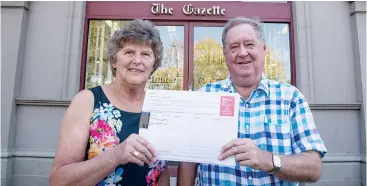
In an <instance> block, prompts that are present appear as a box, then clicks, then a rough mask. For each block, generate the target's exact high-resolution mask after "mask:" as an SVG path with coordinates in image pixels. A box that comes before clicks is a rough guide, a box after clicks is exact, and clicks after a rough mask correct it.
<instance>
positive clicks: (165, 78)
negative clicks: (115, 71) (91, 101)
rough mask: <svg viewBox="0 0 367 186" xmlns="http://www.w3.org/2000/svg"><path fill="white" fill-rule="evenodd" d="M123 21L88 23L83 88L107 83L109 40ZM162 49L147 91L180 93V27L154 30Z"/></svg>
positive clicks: (181, 69)
mask: <svg viewBox="0 0 367 186" xmlns="http://www.w3.org/2000/svg"><path fill="white" fill-rule="evenodd" d="M126 22H127V21H111V20H92V21H90V22H89V33H88V48H87V65H86V80H85V88H91V87H94V86H97V85H103V84H107V83H111V81H112V80H113V76H112V71H111V67H110V65H109V62H108V58H107V42H108V39H109V38H110V36H111V35H112V34H113V33H114V32H115V31H116V30H118V29H120V28H121V27H122V26H123V25H124V23H126ZM156 27H157V29H158V30H159V31H160V35H161V39H162V42H163V45H164V51H163V60H162V66H161V67H160V68H158V70H157V71H156V72H155V73H154V74H153V75H152V76H151V77H150V79H149V80H148V84H147V88H150V89H170V90H182V89H183V79H184V78H183V67H184V65H183V64H184V27H183V26H156Z"/></svg>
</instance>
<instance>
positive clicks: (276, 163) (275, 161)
mask: <svg viewBox="0 0 367 186" xmlns="http://www.w3.org/2000/svg"><path fill="white" fill-rule="evenodd" d="M272 156H273V158H272V159H273V166H274V169H273V170H272V171H270V172H268V174H274V173H275V172H278V171H279V170H280V168H282V161H281V160H280V157H279V156H278V155H276V154H272Z"/></svg>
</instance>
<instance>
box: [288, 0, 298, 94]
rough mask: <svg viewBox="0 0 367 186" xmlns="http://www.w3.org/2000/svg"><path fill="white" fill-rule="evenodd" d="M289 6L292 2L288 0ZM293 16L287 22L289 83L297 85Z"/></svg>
mask: <svg viewBox="0 0 367 186" xmlns="http://www.w3.org/2000/svg"><path fill="white" fill-rule="evenodd" d="M290 3H291V6H292V3H293V2H290ZM290 11H291V14H292V15H293V9H292V8H291V10H290ZM293 23H294V21H293V16H292V18H291V21H290V23H289V25H288V26H289V33H290V34H289V41H290V43H289V44H290V52H291V59H290V62H291V64H290V66H291V84H292V85H294V86H295V87H297V76H296V74H297V73H296V52H295V46H294V39H295V38H294V28H293V27H294V26H293Z"/></svg>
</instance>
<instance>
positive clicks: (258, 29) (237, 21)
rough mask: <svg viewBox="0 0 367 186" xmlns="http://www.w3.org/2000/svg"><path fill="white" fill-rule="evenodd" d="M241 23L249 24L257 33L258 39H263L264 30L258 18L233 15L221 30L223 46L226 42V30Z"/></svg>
mask: <svg viewBox="0 0 367 186" xmlns="http://www.w3.org/2000/svg"><path fill="white" fill-rule="evenodd" d="M241 24H248V25H251V26H252V28H253V29H254V30H255V32H256V33H257V37H258V39H260V40H261V41H265V38H264V30H263V27H262V24H261V22H260V20H258V19H252V18H246V17H235V18H231V19H229V20H228V22H227V24H226V25H225V26H224V30H223V34H222V44H223V47H225V46H226V44H227V33H228V31H229V30H230V29H231V28H233V27H235V26H237V25H241Z"/></svg>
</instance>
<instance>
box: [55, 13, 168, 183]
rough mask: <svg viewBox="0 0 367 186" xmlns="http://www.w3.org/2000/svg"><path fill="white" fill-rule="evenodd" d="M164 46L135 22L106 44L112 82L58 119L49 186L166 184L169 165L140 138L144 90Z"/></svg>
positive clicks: (79, 98)
mask: <svg viewBox="0 0 367 186" xmlns="http://www.w3.org/2000/svg"><path fill="white" fill-rule="evenodd" d="M162 52H163V46H162V42H161V39H160V36H159V32H158V30H156V29H155V28H154V25H153V24H152V23H151V22H149V21H143V20H133V21H131V22H129V23H127V24H125V25H124V27H123V28H122V29H121V30H119V31H116V32H115V33H114V35H113V36H112V37H111V38H110V40H109V41H108V58H109V62H110V65H111V69H112V74H113V76H114V77H115V80H114V81H113V82H112V83H111V84H107V85H103V86H97V87H94V88H92V89H90V90H83V91H81V92H79V93H78V94H77V95H76V96H75V97H74V99H73V100H72V102H71V104H70V106H69V108H68V109H67V111H66V113H65V116H64V118H63V121H62V126H61V131H60V136H59V142H58V147H57V152H56V157H55V160H54V164H53V166H52V170H51V174H50V180H49V181H50V185H88V186H90V185H121V186H125V185H134V186H138V185H157V184H158V183H159V185H169V175H168V171H167V166H166V165H167V162H166V161H159V160H157V159H156V158H157V153H156V151H155V150H154V148H153V147H152V145H151V144H150V143H149V142H148V141H147V140H145V139H143V138H142V137H140V136H139V135H137V133H138V131H139V120H140V114H141V109H142V106H143V101H144V95H145V91H144V89H145V86H146V83H147V80H148V78H149V76H150V75H151V74H152V73H153V72H154V71H155V70H156V69H157V68H158V67H159V66H160V63H161V59H162Z"/></svg>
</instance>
